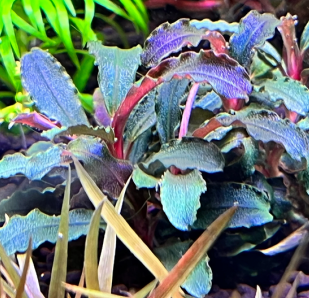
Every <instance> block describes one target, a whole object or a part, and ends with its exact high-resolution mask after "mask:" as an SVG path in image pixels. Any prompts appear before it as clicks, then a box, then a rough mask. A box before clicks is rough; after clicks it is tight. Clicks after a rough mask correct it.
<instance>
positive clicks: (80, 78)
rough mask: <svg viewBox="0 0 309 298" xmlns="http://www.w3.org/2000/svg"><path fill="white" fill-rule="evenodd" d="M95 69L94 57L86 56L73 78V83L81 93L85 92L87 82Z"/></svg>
mask: <svg viewBox="0 0 309 298" xmlns="http://www.w3.org/2000/svg"><path fill="white" fill-rule="evenodd" d="M93 67H94V57H93V56H91V55H85V56H84V58H83V60H82V62H81V64H80V69H78V70H77V71H76V72H75V73H74V76H73V78H72V79H73V82H74V85H75V86H76V88H77V89H78V91H79V92H83V91H84V89H85V87H86V85H87V82H88V80H89V78H90V76H91V73H92V70H93Z"/></svg>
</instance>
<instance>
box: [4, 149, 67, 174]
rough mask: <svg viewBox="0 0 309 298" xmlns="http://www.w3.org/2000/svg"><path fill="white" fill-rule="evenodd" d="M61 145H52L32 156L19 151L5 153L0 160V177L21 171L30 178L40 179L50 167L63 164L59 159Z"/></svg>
mask: <svg viewBox="0 0 309 298" xmlns="http://www.w3.org/2000/svg"><path fill="white" fill-rule="evenodd" d="M62 146H63V145H61V144H60V145H54V146H53V147H51V148H49V149H48V150H46V151H45V152H38V153H37V154H35V155H32V156H25V155H23V154H21V153H15V154H12V155H5V156H4V157H3V158H2V160H1V161H0V177H1V178H8V177H11V176H14V175H16V174H19V173H21V174H24V175H25V176H26V177H27V178H29V179H30V180H34V179H41V178H42V177H43V176H44V175H45V174H47V173H48V172H49V171H50V170H51V169H52V168H54V167H59V166H63V165H64V164H63V163H62V160H61V153H62V151H63V147H62Z"/></svg>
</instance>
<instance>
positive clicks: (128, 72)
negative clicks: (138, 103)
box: [88, 42, 142, 116]
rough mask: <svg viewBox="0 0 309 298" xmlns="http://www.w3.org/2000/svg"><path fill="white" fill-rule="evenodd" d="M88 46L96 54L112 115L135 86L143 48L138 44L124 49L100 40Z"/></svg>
mask: <svg viewBox="0 0 309 298" xmlns="http://www.w3.org/2000/svg"><path fill="white" fill-rule="evenodd" d="M88 46H89V52H90V54H93V55H94V56H95V58H96V63H97V65H98V66H99V76H98V81H99V86H100V90H101V92H102V94H103V98H104V100H105V105H106V108H107V111H108V113H109V114H110V115H111V116H112V115H114V114H115V112H116V110H117V108H118V107H119V106H120V104H121V102H122V101H123V100H124V98H125V96H126V95H127V93H128V91H129V90H130V88H131V87H132V86H133V82H134V81H135V74H136V70H137V68H138V66H139V65H140V54H141V52H142V48H141V47H140V46H136V47H134V48H132V49H130V50H123V49H119V48H116V47H107V46H103V45H101V43H100V42H89V43H88Z"/></svg>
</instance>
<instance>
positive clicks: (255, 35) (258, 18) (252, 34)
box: [230, 10, 280, 68]
mask: <svg viewBox="0 0 309 298" xmlns="http://www.w3.org/2000/svg"><path fill="white" fill-rule="evenodd" d="M279 24H280V21H279V20H278V19H277V18H276V17H275V16H274V15H272V14H269V13H264V14H259V13H258V12H257V11H255V10H252V11H251V12H250V13H248V14H247V15H246V16H245V17H244V18H243V19H241V21H240V23H239V31H238V32H237V33H234V34H233V35H232V36H231V39H230V47H231V49H230V53H231V56H232V57H234V58H235V59H236V60H237V61H238V62H239V63H240V64H241V65H243V66H244V67H246V68H247V67H249V64H250V61H251V57H252V50H253V49H254V48H255V47H261V46H262V45H263V44H264V42H265V41H266V40H267V39H268V38H271V37H273V35H274V34H275V29H276V27H277V26H278V25H279Z"/></svg>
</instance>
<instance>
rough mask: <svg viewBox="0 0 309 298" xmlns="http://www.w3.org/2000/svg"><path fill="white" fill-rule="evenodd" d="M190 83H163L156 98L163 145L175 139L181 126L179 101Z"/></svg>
mask: <svg viewBox="0 0 309 298" xmlns="http://www.w3.org/2000/svg"><path fill="white" fill-rule="evenodd" d="M188 83H189V81H188V80H186V79H184V80H176V79H175V80H172V81H170V82H165V83H163V84H162V85H161V86H160V87H159V90H158V95H157V97H156V114H157V131H158V134H159V137H160V140H161V143H162V144H165V143H167V142H168V141H169V140H171V139H174V138H175V131H176V129H177V127H178V126H179V121H180V116H181V113H180V108H179V99H180V98H181V97H182V96H183V94H184V93H185V91H186V89H187V87H188Z"/></svg>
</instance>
